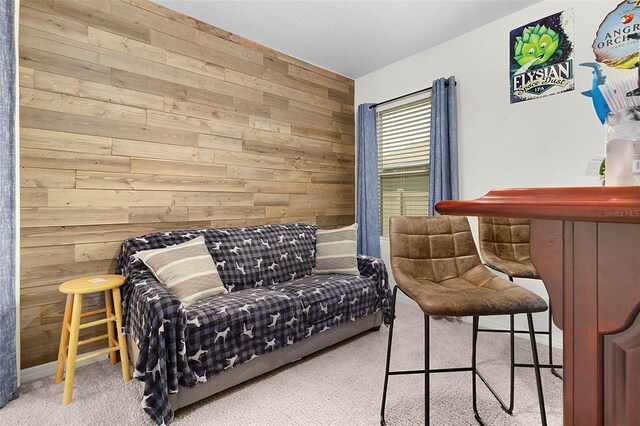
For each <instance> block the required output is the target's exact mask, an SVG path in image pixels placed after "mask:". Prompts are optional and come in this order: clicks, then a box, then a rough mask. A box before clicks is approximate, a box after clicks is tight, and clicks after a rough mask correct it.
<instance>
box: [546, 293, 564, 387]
mask: <svg viewBox="0 0 640 426" xmlns="http://www.w3.org/2000/svg"><path fill="white" fill-rule="evenodd" d="M552 343H553V313H552V311H551V305H549V365H553V345H552ZM551 374H553V375H554V376H556V377H557V378H558V379H560V380H564V379H563V378H562V374H560V373H558V370H556V369H555V368H554V367H551Z"/></svg>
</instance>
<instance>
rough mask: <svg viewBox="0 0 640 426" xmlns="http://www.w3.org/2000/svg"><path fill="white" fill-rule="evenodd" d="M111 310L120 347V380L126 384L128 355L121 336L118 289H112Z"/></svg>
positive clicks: (129, 376)
mask: <svg viewBox="0 0 640 426" xmlns="http://www.w3.org/2000/svg"><path fill="white" fill-rule="evenodd" d="M113 310H114V311H115V314H116V329H117V330H116V331H117V333H118V344H119V346H120V362H121V363H122V380H124V381H125V382H128V381H129V380H131V372H130V371H129V354H128V351H127V342H126V340H125V339H124V336H123V335H122V300H121V299H120V288H119V287H116V288H114V289H113Z"/></svg>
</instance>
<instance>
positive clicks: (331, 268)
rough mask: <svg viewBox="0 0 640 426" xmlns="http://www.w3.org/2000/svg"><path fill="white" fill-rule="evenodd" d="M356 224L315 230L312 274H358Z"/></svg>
mask: <svg viewBox="0 0 640 426" xmlns="http://www.w3.org/2000/svg"><path fill="white" fill-rule="evenodd" d="M357 233H358V224H357V223H354V224H353V225H351V226H345V227H344V228H338V229H329V230H321V229H318V230H317V231H316V267H315V268H314V269H313V273H314V274H347V275H360V271H359V270H358V259H357V257H356V238H357Z"/></svg>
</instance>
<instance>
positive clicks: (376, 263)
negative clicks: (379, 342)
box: [358, 254, 391, 325]
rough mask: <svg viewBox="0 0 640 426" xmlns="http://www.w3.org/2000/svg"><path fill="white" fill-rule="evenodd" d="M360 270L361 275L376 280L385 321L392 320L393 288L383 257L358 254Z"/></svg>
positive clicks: (379, 305)
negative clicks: (390, 284)
mask: <svg viewBox="0 0 640 426" xmlns="http://www.w3.org/2000/svg"><path fill="white" fill-rule="evenodd" d="M358 270H359V271H360V275H363V276H366V277H368V278H371V279H372V280H374V281H375V282H376V291H377V294H378V307H380V308H381V309H382V318H383V320H384V323H385V324H387V325H389V323H390V321H391V289H390V288H389V274H388V273H387V267H386V266H385V264H384V262H383V261H382V260H381V259H378V258H376V257H371V256H364V255H361V254H359V255H358Z"/></svg>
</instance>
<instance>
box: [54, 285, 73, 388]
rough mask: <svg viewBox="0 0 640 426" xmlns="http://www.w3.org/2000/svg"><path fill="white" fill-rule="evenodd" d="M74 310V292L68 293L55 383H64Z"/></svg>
mask: <svg viewBox="0 0 640 426" xmlns="http://www.w3.org/2000/svg"><path fill="white" fill-rule="evenodd" d="M72 310H73V294H67V303H66V304H65V306H64V317H63V320H62V332H61V333H60V347H59V348H58V364H57V365H56V377H55V379H54V380H53V383H55V384H56V385H57V384H59V383H62V375H63V373H64V357H65V355H66V354H67V347H68V346H69V328H68V327H67V326H69V325H71V311H72Z"/></svg>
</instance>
